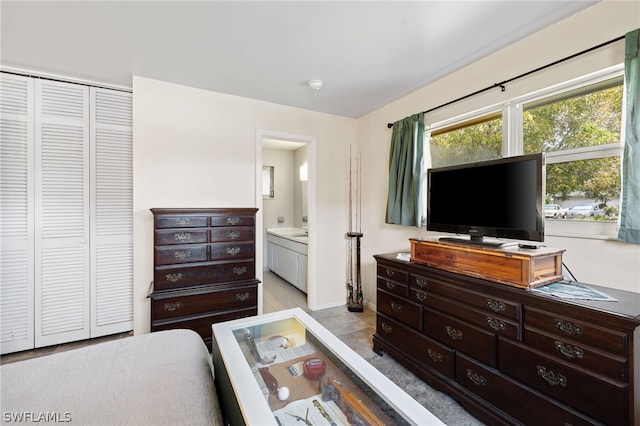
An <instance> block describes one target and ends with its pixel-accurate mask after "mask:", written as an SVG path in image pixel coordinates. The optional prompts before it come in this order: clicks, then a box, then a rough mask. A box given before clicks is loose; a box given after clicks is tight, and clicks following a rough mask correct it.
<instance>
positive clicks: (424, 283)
mask: <svg viewBox="0 0 640 426" xmlns="http://www.w3.org/2000/svg"><path fill="white" fill-rule="evenodd" d="M416 284H417V285H418V287H420V288H425V287H426V286H427V280H425V279H424V278H416Z"/></svg>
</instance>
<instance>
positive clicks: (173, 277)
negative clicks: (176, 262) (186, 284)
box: [164, 272, 183, 283]
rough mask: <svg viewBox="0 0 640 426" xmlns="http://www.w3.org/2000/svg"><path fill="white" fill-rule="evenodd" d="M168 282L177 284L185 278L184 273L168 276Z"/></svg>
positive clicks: (166, 276)
mask: <svg viewBox="0 0 640 426" xmlns="http://www.w3.org/2000/svg"><path fill="white" fill-rule="evenodd" d="M164 277H165V278H166V279H167V281H171V282H172V283H177V282H178V281H180V280H181V279H182V278H183V275H182V272H178V273H177V274H167V275H165V276H164Z"/></svg>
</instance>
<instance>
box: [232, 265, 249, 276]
mask: <svg viewBox="0 0 640 426" xmlns="http://www.w3.org/2000/svg"><path fill="white" fill-rule="evenodd" d="M245 272H247V267H246V266H236V267H235V268H233V273H234V274H236V275H242V274H244V273H245Z"/></svg>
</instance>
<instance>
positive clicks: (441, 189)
mask: <svg viewBox="0 0 640 426" xmlns="http://www.w3.org/2000/svg"><path fill="white" fill-rule="evenodd" d="M544 174H545V167H544V156H543V154H541V153H539V154H531V155H523V156H518V157H508V158H501V159H498V160H490V161H483V162H477V163H469V164H461V165H455V166H448V167H440V168H433V169H429V170H428V171H427V181H428V183H427V230H428V231H439V232H450V233H455V234H465V235H467V234H468V235H470V236H471V239H466V238H465V239H464V241H460V242H466V243H469V242H470V243H475V244H481V245H493V246H504V245H507V244H510V243H511V244H513V243H514V242H509V241H499V240H498V241H496V240H490V239H486V238H485V237H496V238H507V239H512V240H528V241H544V213H543V198H544V182H545V176H544ZM445 239H446V240H449V241H452V242H458V241H457V240H456V239H455V238H445ZM515 244H517V242H515Z"/></svg>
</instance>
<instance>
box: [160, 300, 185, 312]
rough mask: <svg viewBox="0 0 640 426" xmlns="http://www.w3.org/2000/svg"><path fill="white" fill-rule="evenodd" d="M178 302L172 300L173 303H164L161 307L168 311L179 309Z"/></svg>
mask: <svg viewBox="0 0 640 426" xmlns="http://www.w3.org/2000/svg"><path fill="white" fill-rule="evenodd" d="M180 306H181V305H180V302H173V303H165V304H164V305H163V306H162V307H163V308H164V310H165V311H170V312H173V311H175V310H178V309H180Z"/></svg>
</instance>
